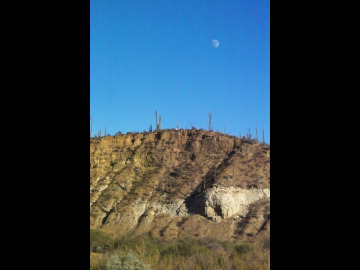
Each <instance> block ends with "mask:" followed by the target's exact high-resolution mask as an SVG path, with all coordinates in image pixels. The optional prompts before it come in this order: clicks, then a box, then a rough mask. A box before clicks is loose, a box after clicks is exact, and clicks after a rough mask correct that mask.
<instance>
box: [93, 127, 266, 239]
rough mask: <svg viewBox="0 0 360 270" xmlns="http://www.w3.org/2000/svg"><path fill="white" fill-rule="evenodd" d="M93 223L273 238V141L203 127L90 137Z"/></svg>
mask: <svg viewBox="0 0 360 270" xmlns="http://www.w3.org/2000/svg"><path fill="white" fill-rule="evenodd" d="M90 229H100V230H103V231H105V232H108V233H111V234H114V235H124V234H140V235H141V234H149V235H151V236H153V237H161V238H165V239H179V238H184V237H189V236H190V237H194V238H216V239H221V240H262V239H267V238H269V235H270V147H269V146H268V145H261V144H258V143H255V142H249V141H246V140H241V139H239V138H236V137H232V136H228V135H224V134H221V133H214V132H207V131H200V130H179V131H175V130H169V131H162V132H159V133H157V132H153V133H140V134H127V135H120V136H116V137H106V138H101V139H90Z"/></svg>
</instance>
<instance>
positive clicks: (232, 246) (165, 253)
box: [90, 231, 270, 270]
mask: <svg viewBox="0 0 360 270" xmlns="http://www.w3.org/2000/svg"><path fill="white" fill-rule="evenodd" d="M128 253H133V254H135V255H136V256H137V257H138V258H139V259H140V260H141V261H142V262H144V263H145V264H147V265H148V266H150V267H151V269H159V270H162V269H164V270H165V269H166V270H175V269H176V270H181V269H194V270H196V269H199V270H200V269H207V270H215V269H216V270H220V269H234V270H250V269H253V270H260V269H261V270H262V269H270V251H269V249H268V248H264V247H263V246H261V245H260V244H250V243H242V244H239V243H238V244H236V243H231V242H219V241H215V240H209V239H207V240H194V239H185V240H178V241H165V240H160V239H151V238H149V237H145V236H142V237H122V238H117V239H115V238H114V239H113V238H111V237H109V236H108V235H106V234H104V233H101V232H99V231H90V269H93V270H96V269H104V268H105V264H106V262H107V260H108V259H109V258H110V256H112V255H117V256H118V257H120V258H121V257H122V256H125V255H126V254H128Z"/></svg>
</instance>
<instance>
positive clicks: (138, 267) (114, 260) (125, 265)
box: [105, 253, 150, 270]
mask: <svg viewBox="0 0 360 270" xmlns="http://www.w3.org/2000/svg"><path fill="white" fill-rule="evenodd" d="M105 270H150V267H149V266H148V265H146V264H144V263H143V262H142V261H140V260H139V259H138V258H137V257H136V256H135V254H133V253H128V254H126V255H125V256H123V257H121V258H120V259H119V257H118V256H117V255H113V256H111V257H110V258H109V260H108V261H107V263H106V265H105Z"/></svg>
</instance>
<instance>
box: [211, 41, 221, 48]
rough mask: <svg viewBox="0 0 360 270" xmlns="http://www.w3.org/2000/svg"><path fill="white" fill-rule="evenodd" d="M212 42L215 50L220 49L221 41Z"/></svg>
mask: <svg viewBox="0 0 360 270" xmlns="http://www.w3.org/2000/svg"><path fill="white" fill-rule="evenodd" d="M211 42H212V45H213V46H214V47H215V48H217V47H219V45H220V43H219V41H218V40H217V39H213V40H212V41H211Z"/></svg>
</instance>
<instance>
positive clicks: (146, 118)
mask: <svg viewBox="0 0 360 270" xmlns="http://www.w3.org/2000/svg"><path fill="white" fill-rule="evenodd" d="M213 39H216V40H218V41H219V44H220V45H219V47H218V48H216V47H214V46H213V44H212V40H213ZM155 110H157V111H158V114H159V115H161V118H162V128H163V129H165V128H175V127H176V125H177V123H179V126H180V128H186V127H187V128H191V126H195V127H196V128H203V129H207V126H208V112H211V113H212V115H213V120H212V122H213V129H214V130H215V131H217V130H219V131H222V132H223V131H224V129H225V131H226V133H230V134H232V135H236V136H239V134H240V133H241V134H242V135H245V134H246V133H247V131H248V129H249V128H251V129H252V131H253V133H254V132H255V128H257V129H258V130H259V131H261V130H262V129H264V130H265V138H266V141H267V142H270V0H249V1H246V0H234V1H231V0H180V1H179V0H171V1H169V0H141V1H140V0H107V1H101V0H91V1H90V115H91V116H92V117H93V119H94V130H95V131H97V130H98V129H100V128H101V129H102V130H104V125H105V124H106V127H107V131H108V133H110V134H115V133H116V132H118V131H122V132H123V133H126V132H128V131H140V132H141V131H143V130H148V128H149V126H150V124H152V126H153V127H155ZM259 133H260V132H259Z"/></svg>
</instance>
